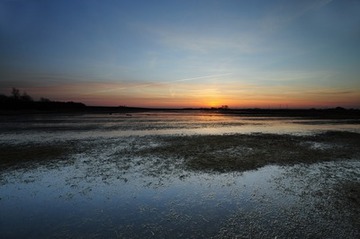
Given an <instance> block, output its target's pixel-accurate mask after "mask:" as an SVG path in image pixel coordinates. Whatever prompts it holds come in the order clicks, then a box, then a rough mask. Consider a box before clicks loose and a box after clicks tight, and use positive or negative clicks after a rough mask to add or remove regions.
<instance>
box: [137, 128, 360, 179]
mask: <svg viewBox="0 0 360 239" xmlns="http://www.w3.org/2000/svg"><path fill="white" fill-rule="evenodd" d="M160 141H161V142H162V143H161V144H159V145H158V146H156V147H150V148H145V149H141V150H139V151H137V152H134V153H135V154H136V155H140V156H142V157H154V156H155V157H161V158H163V159H164V161H168V162H169V163H171V161H173V162H174V161H175V160H176V159H182V160H183V162H184V166H185V168H186V169H188V170H196V171H215V172H230V171H246V170H253V169H257V168H260V167H263V166H265V165H269V164H276V165H293V164H297V163H309V164H310V163H317V162H323V161H332V160H343V159H350V158H353V157H356V156H358V155H360V134H357V133H350V132H327V133H323V134H319V135H312V136H296V135H278V134H250V135H244V134H234V135H221V136H218V135H196V136H171V137H170V136H168V137H167V136H164V137H160Z"/></svg>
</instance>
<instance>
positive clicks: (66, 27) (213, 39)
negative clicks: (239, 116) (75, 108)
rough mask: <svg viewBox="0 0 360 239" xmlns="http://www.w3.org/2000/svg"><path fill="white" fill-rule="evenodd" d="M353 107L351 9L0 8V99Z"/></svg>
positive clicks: (359, 54)
mask: <svg viewBox="0 0 360 239" xmlns="http://www.w3.org/2000/svg"><path fill="white" fill-rule="evenodd" d="M12 87H16V88H19V89H20V90H22V91H26V92H27V93H28V94H29V95H31V96H33V98H34V99H39V98H40V97H46V98H50V99H52V100H59V101H80V102H83V103H85V104H87V105H104V106H118V105H126V106H139V107H159V108H163V107H174V108H182V107H217V106H221V105H225V104H226V105H229V107H231V108H242V107H263V108H278V107H288V108H299V107H300V108H310V107H317V108H324V107H325V108H326V107H337V106H342V107H347V108H360V1H359V0H303V1H299V0H279V1H271V0H254V1H241V0H234V1H228V0H206V1H205V0H204V1H186V0H179V1H172V0H164V1H150V0H143V1H139V0H129V1H125V0H124V1H121V0H103V1H100V0H83V1H78V0H59V1H52V0H1V1H0V94H7V95H9V93H10V91H11V88H12Z"/></svg>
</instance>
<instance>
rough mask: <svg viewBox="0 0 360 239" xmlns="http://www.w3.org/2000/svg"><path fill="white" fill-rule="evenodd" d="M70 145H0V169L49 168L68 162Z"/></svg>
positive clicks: (71, 150) (73, 147) (71, 149)
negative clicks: (53, 164)
mask: <svg viewBox="0 0 360 239" xmlns="http://www.w3.org/2000/svg"><path fill="white" fill-rule="evenodd" d="M74 151H75V146H74V144H72V143H58V144H54V143H53V144H25V145H6V144H2V145H0V168H1V170H6V169H9V168H12V169H13V168H32V167H37V166H39V165H45V166H50V165H51V164H52V163H56V164H58V163H59V162H60V161H64V162H68V160H67V159H68V157H67V156H69V155H70V154H72V153H74Z"/></svg>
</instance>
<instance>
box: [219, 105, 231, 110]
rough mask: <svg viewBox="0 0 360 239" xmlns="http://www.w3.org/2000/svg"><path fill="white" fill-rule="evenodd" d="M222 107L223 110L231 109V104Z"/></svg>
mask: <svg viewBox="0 0 360 239" xmlns="http://www.w3.org/2000/svg"><path fill="white" fill-rule="evenodd" d="M220 109H222V110H228V109H229V106H228V105H222V106H221V107H220Z"/></svg>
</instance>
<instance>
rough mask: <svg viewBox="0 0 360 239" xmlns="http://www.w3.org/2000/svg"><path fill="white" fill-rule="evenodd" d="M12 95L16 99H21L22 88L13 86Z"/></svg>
mask: <svg viewBox="0 0 360 239" xmlns="http://www.w3.org/2000/svg"><path fill="white" fill-rule="evenodd" d="M11 95H12V97H13V98H14V99H15V100H19V99H20V90H19V89H16V88H12V91H11Z"/></svg>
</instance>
